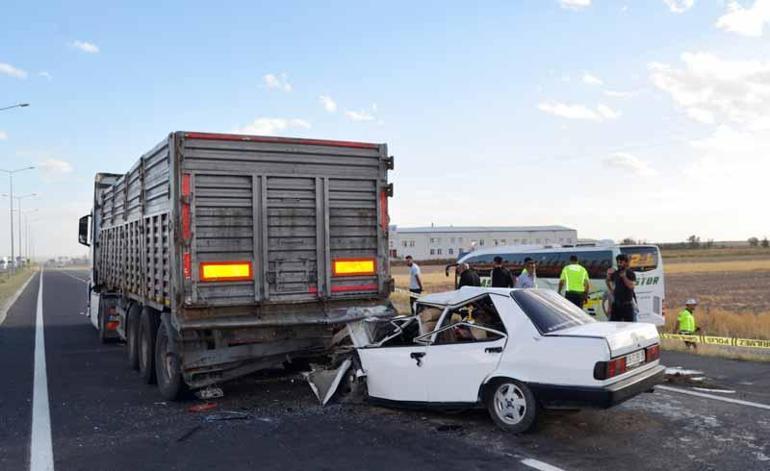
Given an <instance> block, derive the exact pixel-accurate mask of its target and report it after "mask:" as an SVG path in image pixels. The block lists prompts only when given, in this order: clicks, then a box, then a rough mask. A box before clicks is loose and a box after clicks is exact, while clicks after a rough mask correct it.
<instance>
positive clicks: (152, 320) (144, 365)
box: [139, 307, 159, 384]
mask: <svg viewBox="0 0 770 471" xmlns="http://www.w3.org/2000/svg"><path fill="white" fill-rule="evenodd" d="M158 322H159V319H158V314H157V313H156V312H155V311H153V310H152V309H148V308H146V307H145V308H144V309H142V315H141V317H140V319H139V375H140V376H141V377H142V381H144V382H145V383H146V384H155V337H156V336H157V335H158Z"/></svg>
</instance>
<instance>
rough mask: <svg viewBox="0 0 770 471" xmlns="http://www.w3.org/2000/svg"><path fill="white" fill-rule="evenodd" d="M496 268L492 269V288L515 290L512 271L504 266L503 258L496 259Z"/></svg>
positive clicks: (497, 257)
mask: <svg viewBox="0 0 770 471" xmlns="http://www.w3.org/2000/svg"><path fill="white" fill-rule="evenodd" d="M494 260H495V266H494V268H492V274H491V278H492V287H493V288H513V285H514V284H515V280H514V278H515V277H514V276H513V273H511V270H509V269H507V268H505V267H504V266H503V258H502V257H500V256H499V255H498V256H496V257H495V259H494Z"/></svg>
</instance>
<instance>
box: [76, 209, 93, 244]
mask: <svg viewBox="0 0 770 471" xmlns="http://www.w3.org/2000/svg"><path fill="white" fill-rule="evenodd" d="M90 222H91V215H90V214H86V215H85V216H83V217H82V218H80V221H78V242H79V243H80V244H81V245H85V246H86V247H90V246H91V244H90V243H89V241H88V228H89V226H90V224H89V223H90Z"/></svg>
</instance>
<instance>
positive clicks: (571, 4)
mask: <svg viewBox="0 0 770 471" xmlns="http://www.w3.org/2000/svg"><path fill="white" fill-rule="evenodd" d="M559 5H561V7H562V8H568V9H570V10H580V9H582V8H586V7H590V6H591V0H559Z"/></svg>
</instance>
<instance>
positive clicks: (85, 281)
mask: <svg viewBox="0 0 770 471" xmlns="http://www.w3.org/2000/svg"><path fill="white" fill-rule="evenodd" d="M56 273H62V274H65V275H67V276H69V277H70V278H74V279H76V280H78V281H82V282H83V283H88V280H84V279H83V278H78V277H77V276H75V275H72V274H70V273H67V272H66V271H64V270H57V272H56Z"/></svg>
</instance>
